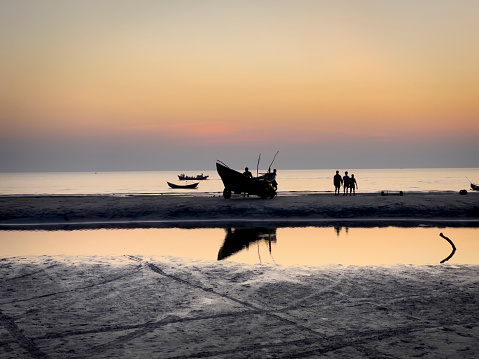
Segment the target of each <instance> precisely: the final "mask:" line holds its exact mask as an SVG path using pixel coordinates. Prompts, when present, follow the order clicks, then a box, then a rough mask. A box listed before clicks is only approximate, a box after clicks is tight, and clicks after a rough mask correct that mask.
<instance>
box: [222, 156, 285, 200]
mask: <svg viewBox="0 0 479 359" xmlns="http://www.w3.org/2000/svg"><path fill="white" fill-rule="evenodd" d="M216 169H217V170H218V174H219V175H220V177H221V180H222V181H223V184H224V186H225V188H224V190H223V197H224V198H226V199H228V198H231V193H237V194H239V193H246V194H251V195H255V196H260V197H261V198H273V197H274V196H276V189H275V188H274V186H273V183H274V184H275V183H276V181H275V177H276V174H275V173H274V172H273V173H268V174H266V175H264V176H261V177H258V178H249V177H246V176H244V175H243V174H242V173H240V172H238V171H235V170H233V169H231V168H229V167H228V166H226V165H225V164H224V163H219V162H216Z"/></svg>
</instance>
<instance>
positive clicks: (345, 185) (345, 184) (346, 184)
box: [343, 171, 350, 196]
mask: <svg viewBox="0 0 479 359" xmlns="http://www.w3.org/2000/svg"><path fill="white" fill-rule="evenodd" d="M349 180H350V178H349V176H348V171H345V172H344V176H343V189H344V191H343V196H346V195H347V194H348V189H349Z"/></svg>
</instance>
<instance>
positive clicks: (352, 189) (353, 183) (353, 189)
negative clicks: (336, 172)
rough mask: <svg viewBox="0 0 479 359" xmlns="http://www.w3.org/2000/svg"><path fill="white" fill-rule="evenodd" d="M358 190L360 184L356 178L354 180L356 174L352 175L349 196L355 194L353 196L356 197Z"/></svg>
mask: <svg viewBox="0 0 479 359" xmlns="http://www.w3.org/2000/svg"><path fill="white" fill-rule="evenodd" d="M357 188H358V182H356V178H354V174H352V175H351V178H350V179H349V195H350V196H351V193H353V196H356V189H357Z"/></svg>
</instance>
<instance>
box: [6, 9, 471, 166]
mask: <svg viewBox="0 0 479 359" xmlns="http://www.w3.org/2000/svg"><path fill="white" fill-rule="evenodd" d="M0 49H1V50H0V51H1V56H0V80H1V81H0V142H1V143H0V171H3V172H14V171H108V170H176V169H178V170H180V169H182V170H202V169H213V168H214V164H215V160H216V159H220V160H222V161H223V162H225V163H227V164H229V165H230V166H232V167H238V168H242V167H244V166H245V165H250V166H252V167H253V166H255V165H256V160H257V158H258V155H259V154H260V153H261V154H262V158H265V162H268V163H269V161H271V160H272V157H273V156H274V154H275V152H276V151H278V150H279V151H280V153H279V154H278V157H277V160H276V162H275V164H276V166H277V167H278V168H284V169H295V168H300V169H309V168H312V169H315V168H318V169H319V168H391V167H392V168H395V167H479V1H476V0H471V1H468V0H461V1H457V0H450V1H441V0H421V1H415V0H404V1H387V0H364V1H357V0H336V1H326V0H315V1H313V0H290V1H285V0H275V1H272V0H242V1H228V0H203V1H202V0H190V1H186V0H185V1H182V0H169V1H160V0H131V1H127V0H108V1H107V0H103V1H102V0H78V1H65V0H45V1H36V0H31V1H27V0H11V1H10V0H0Z"/></svg>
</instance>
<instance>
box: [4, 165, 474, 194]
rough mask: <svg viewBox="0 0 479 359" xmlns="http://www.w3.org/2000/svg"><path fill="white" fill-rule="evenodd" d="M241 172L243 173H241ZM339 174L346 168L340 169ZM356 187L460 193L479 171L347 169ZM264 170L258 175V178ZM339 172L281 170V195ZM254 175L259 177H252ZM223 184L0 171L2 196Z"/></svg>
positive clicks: (321, 183)
mask: <svg viewBox="0 0 479 359" xmlns="http://www.w3.org/2000/svg"><path fill="white" fill-rule="evenodd" d="M237 170H238V171H241V169H237ZM338 170H339V171H340V174H341V175H344V172H345V171H346V170H344V169H338ZM347 171H348V172H349V175H351V174H354V177H355V178H356V181H357V183H358V190H357V191H356V193H358V194H359V193H380V192H382V191H385V192H399V191H402V192H404V193H406V192H434V191H451V192H457V191H459V190H462V189H466V190H469V189H470V182H469V181H471V182H473V183H479V168H392V169H347ZM181 173H184V174H186V175H188V176H196V175H198V174H204V175H208V176H209V177H208V179H207V180H203V181H180V180H179V179H178V175H179V174H181ZM261 173H264V171H261V170H260V171H259V174H261ZM335 173H336V169H305V170H282V169H278V175H277V182H278V195H285V196H294V195H301V194H304V193H328V192H334V186H333V176H334V174H335ZM254 174H255V175H256V173H254ZM167 182H171V183H175V184H186V183H193V182H198V183H199V184H198V187H197V189H171V188H170V187H169V186H168V184H167ZM223 189H224V186H223V183H222V181H221V178H220V177H219V175H218V173H217V172H216V170H203V171H189V172H179V171H121V172H22V173H0V195H168V194H171V195H189V196H191V195H193V196H216V195H220V194H221V193H222V192H223Z"/></svg>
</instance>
